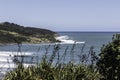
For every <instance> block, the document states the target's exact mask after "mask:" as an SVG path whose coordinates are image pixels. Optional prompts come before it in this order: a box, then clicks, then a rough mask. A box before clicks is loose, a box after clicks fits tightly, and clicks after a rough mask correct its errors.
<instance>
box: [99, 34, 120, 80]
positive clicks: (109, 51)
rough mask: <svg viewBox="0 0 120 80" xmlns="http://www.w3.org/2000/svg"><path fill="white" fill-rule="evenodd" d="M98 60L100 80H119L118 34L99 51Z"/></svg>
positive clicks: (119, 54) (119, 44)
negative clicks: (101, 76)
mask: <svg viewBox="0 0 120 80" xmlns="http://www.w3.org/2000/svg"><path fill="white" fill-rule="evenodd" d="M99 55H100V59H99V61H98V62H97V66H98V69H99V71H100V74H102V75H103V76H104V78H103V79H102V80H119V79H120V34H116V35H114V36H113V40H112V42H111V43H109V44H108V45H106V46H103V47H102V49H101V53H100V54H99Z"/></svg>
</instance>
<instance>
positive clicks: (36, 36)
mask: <svg viewBox="0 0 120 80" xmlns="http://www.w3.org/2000/svg"><path fill="white" fill-rule="evenodd" d="M55 34H56V33H55V32H53V31H50V30H47V29H40V28H32V27H24V26H20V25H17V24H14V23H9V22H4V23H1V24H0V43H16V42H25V43H44V42H55V41H56V39H55V38H54V37H55Z"/></svg>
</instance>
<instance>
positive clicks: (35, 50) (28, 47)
mask: <svg viewBox="0 0 120 80" xmlns="http://www.w3.org/2000/svg"><path fill="white" fill-rule="evenodd" d="M58 34H59V36H64V38H65V37H66V40H65V41H66V42H67V43H62V44H60V45H59V46H60V48H59V50H58V51H59V56H62V55H64V54H65V50H66V48H68V49H67V51H66V55H67V56H66V61H70V58H71V56H72V57H73V58H75V61H76V62H77V61H78V60H79V58H78V55H80V54H81V50H82V47H83V46H84V45H85V46H84V49H83V52H82V53H83V54H88V53H89V49H90V47H91V46H93V47H94V51H95V52H96V54H99V53H100V48H101V47H102V45H103V44H107V43H109V42H110V41H111V40H112V36H113V34H115V32H58ZM73 41H75V42H82V43H79V44H75V45H73V44H74V43H71V42H73ZM69 42H70V43H69ZM54 45H55V43H49V44H22V46H21V49H20V50H21V51H22V52H24V53H30V54H32V55H37V56H39V60H41V57H42V56H43V55H44V54H45V53H47V56H48V58H50V56H51V55H52V53H53V52H54ZM17 51H18V46H17V45H15V44H13V45H4V46H0V53H2V52H12V53H13V52H17ZM56 53H57V54H58V52H56ZM71 53H73V54H74V55H73V54H71ZM57 54H56V55H57ZM57 56H58V55H57ZM56 58H57V57H56Z"/></svg>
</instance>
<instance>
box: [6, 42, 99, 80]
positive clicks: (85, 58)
mask: <svg viewBox="0 0 120 80" xmlns="http://www.w3.org/2000/svg"><path fill="white" fill-rule="evenodd" d="M84 46H85V45H83V47H82V49H81V51H80V54H79V55H78V57H79V63H78V64H75V63H74V58H75V57H74V48H75V44H73V46H72V48H71V51H70V56H71V57H70V61H69V62H68V63H65V62H64V61H65V60H66V55H67V50H68V47H66V48H65V51H64V53H63V55H60V51H59V50H60V44H57V45H54V48H53V52H52V54H51V56H50V57H48V50H49V47H50V45H49V46H48V47H46V48H45V50H46V52H45V54H44V56H43V57H42V60H41V61H40V63H39V64H37V65H34V66H29V67H24V66H23V63H24V62H23V59H22V61H21V62H20V64H18V66H17V68H15V69H14V70H13V71H10V72H8V73H7V74H6V76H5V78H4V80H100V78H101V75H100V74H99V72H98V71H97V69H96V67H95V61H96V60H97V56H96V54H95V52H94V50H93V47H91V48H90V51H89V53H88V54H83V49H84ZM19 49H20V47H19ZM20 51H21V50H20ZM55 57H57V59H55ZM22 58H24V57H22ZM61 60H63V62H61Z"/></svg>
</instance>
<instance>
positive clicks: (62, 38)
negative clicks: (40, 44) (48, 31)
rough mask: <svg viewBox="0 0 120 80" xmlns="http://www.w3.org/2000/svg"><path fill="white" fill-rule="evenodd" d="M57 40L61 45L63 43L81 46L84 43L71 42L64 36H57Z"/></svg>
mask: <svg viewBox="0 0 120 80" xmlns="http://www.w3.org/2000/svg"><path fill="white" fill-rule="evenodd" d="M56 39H57V40H59V41H61V43H64V44H74V43H76V44H82V43H85V42H84V41H76V40H72V39H70V37H69V36H67V35H65V36H58V37H56Z"/></svg>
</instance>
